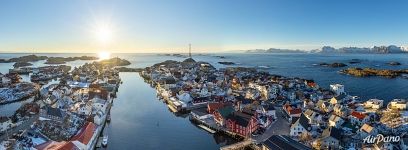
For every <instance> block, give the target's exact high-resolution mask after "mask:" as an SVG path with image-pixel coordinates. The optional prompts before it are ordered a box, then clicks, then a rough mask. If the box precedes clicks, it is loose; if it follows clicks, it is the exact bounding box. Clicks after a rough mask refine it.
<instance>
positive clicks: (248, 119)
mask: <svg viewBox="0 0 408 150" xmlns="http://www.w3.org/2000/svg"><path fill="white" fill-rule="evenodd" d="M258 127H259V125H258V121H257V119H256V117H255V116H251V115H249V114H246V113H243V112H233V113H232V114H230V115H228V117H227V129H228V130H229V131H231V132H234V133H237V134H239V135H241V136H244V137H249V136H250V135H251V133H252V132H254V131H255V130H256V129H258Z"/></svg>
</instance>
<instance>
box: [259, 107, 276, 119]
mask: <svg viewBox="0 0 408 150" xmlns="http://www.w3.org/2000/svg"><path fill="white" fill-rule="evenodd" d="M262 113H263V114H265V115H266V116H268V117H271V118H274V119H276V110H275V107H274V106H273V105H272V104H267V105H262Z"/></svg>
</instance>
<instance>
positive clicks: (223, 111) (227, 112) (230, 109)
mask: <svg viewBox="0 0 408 150" xmlns="http://www.w3.org/2000/svg"><path fill="white" fill-rule="evenodd" d="M216 111H218V112H219V113H220V114H221V116H222V117H223V118H226V117H227V116H228V115H230V114H231V113H233V112H234V108H233V107H232V106H227V107H224V108H220V109H218V110H216Z"/></svg>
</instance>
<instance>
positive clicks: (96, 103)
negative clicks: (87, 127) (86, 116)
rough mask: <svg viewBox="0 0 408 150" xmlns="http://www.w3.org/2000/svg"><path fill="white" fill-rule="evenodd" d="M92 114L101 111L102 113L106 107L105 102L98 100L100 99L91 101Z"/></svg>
mask: <svg viewBox="0 0 408 150" xmlns="http://www.w3.org/2000/svg"><path fill="white" fill-rule="evenodd" d="M91 101H92V108H93V112H92V114H95V113H96V112H97V111H98V110H101V111H102V112H103V113H105V111H106V107H107V106H108V103H107V100H104V99H100V98H93V99H92V100H91Z"/></svg>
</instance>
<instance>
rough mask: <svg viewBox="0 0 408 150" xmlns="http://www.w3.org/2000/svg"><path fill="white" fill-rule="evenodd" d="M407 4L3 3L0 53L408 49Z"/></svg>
mask: <svg viewBox="0 0 408 150" xmlns="http://www.w3.org/2000/svg"><path fill="white" fill-rule="evenodd" d="M407 8H408V1H406V0H393V1H391V0H382V1H379V0H265V1H262V0H228V1H227V0H142V1H138V0H128V1H125V0H111V1H105V0H26V1H23V0H20V1H19V0H4V1H1V2H0V52H98V51H110V52H144V53H148V52H174V51H186V50H187V49H188V43H192V45H193V50H194V51H201V52H223V51H226V50H241V49H257V48H270V47H275V48H295V49H314V48H319V47H321V46H323V45H331V46H335V47H340V46H373V45H389V44H395V45H408V10H407Z"/></svg>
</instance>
